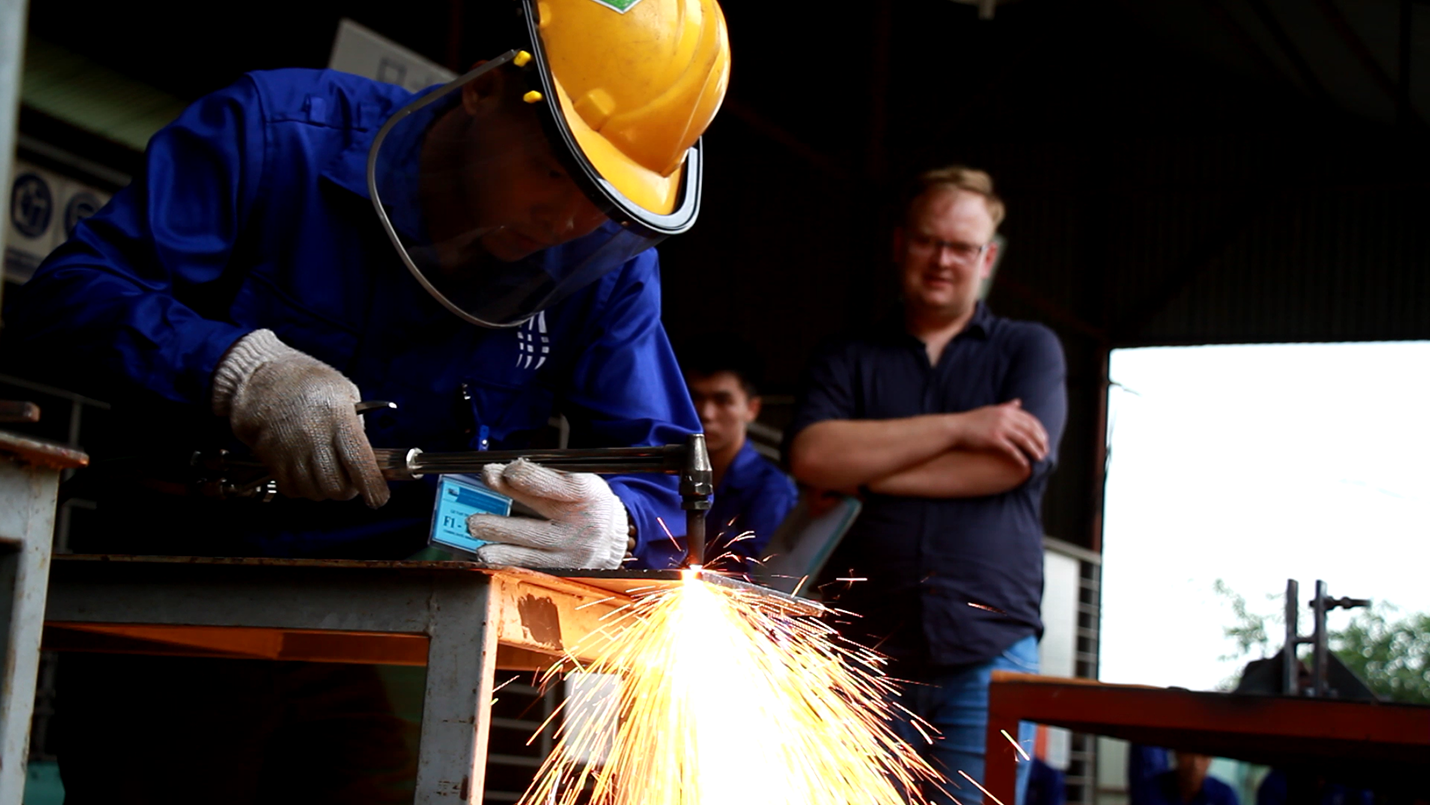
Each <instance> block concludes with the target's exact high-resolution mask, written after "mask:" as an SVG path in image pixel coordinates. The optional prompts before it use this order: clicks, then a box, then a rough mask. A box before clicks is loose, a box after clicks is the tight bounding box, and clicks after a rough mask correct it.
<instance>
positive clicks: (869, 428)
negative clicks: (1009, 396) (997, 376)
mask: <svg viewBox="0 0 1430 805" xmlns="http://www.w3.org/2000/svg"><path fill="white" fill-rule="evenodd" d="M1048 449H1049V448H1048V433H1047V430H1046V429H1045V428H1044V427H1043V425H1042V423H1041V422H1040V421H1039V420H1038V418H1037V417H1035V416H1033V415H1032V414H1031V413H1029V412H1027V411H1024V410H1023V408H1022V405H1021V402H1020V401H1018V400H1012V401H1009V402H1006V403H1002V404H999V405H988V406H984V407H982V408H976V409H974V410H972V411H966V412H962V413H955V414H925V415H922V416H913V417H906V418H903V419H878V420H852V419H834V420H825V421H823V422H816V423H815V424H813V425H810V426H809V427H807V428H805V429H804V430H803V431H800V433H799V434H798V435H797V436H796V437H795V439H794V441H793V443H792V444H791V445H790V468H791V469H792V470H793V472H794V476H795V477H796V478H798V479H799V480H801V481H803V482H805V483H807V484H809V485H811V486H814V487H817V488H821V489H851V488H855V487H860V486H862V487H865V488H867V489H869V490H870V491H873V492H877V493H880V494H886V495H898V496H905V497H930V498H962V497H978V496H983V495H994V494H998V493H1000V492H1006V491H1008V490H1010V489H1013V488H1014V487H1016V486H1018V485H1019V484H1021V483H1023V482H1024V481H1026V480H1027V479H1028V477H1029V475H1030V474H1031V473H1032V462H1034V461H1041V460H1042V459H1043V458H1044V457H1046V456H1047V454H1048Z"/></svg>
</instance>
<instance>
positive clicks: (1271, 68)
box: [1201, 0, 1286, 81]
mask: <svg viewBox="0 0 1430 805" xmlns="http://www.w3.org/2000/svg"><path fill="white" fill-rule="evenodd" d="M1201 3H1202V6H1203V7H1205V8H1206V10H1207V12H1208V13H1210V14H1211V15H1212V19H1214V20H1216V22H1217V24H1218V25H1220V26H1221V27H1222V28H1223V29H1225V30H1226V32H1227V33H1229V34H1231V38H1232V39H1234V40H1236V43H1237V44H1238V45H1240V46H1241V49H1242V50H1244V51H1246V53H1247V55H1249V56H1250V57H1251V60H1252V61H1254V62H1256V65H1257V66H1258V67H1260V68H1261V69H1262V70H1264V71H1266V72H1267V73H1268V74H1269V75H1270V76H1271V77H1273V78H1276V79H1279V80H1281V81H1285V80H1286V74H1285V73H1284V72H1283V71H1282V69H1281V66H1280V65H1278V64H1277V63H1276V62H1275V60H1273V59H1272V58H1271V56H1270V54H1268V53H1267V52H1266V48H1263V47H1262V46H1261V43H1260V42H1258V41H1256V37H1254V36H1252V35H1251V33H1250V32H1249V31H1247V30H1246V26H1244V25H1242V24H1241V22H1240V21H1239V20H1237V19H1236V17H1234V16H1232V14H1231V12H1229V11H1227V10H1226V6H1225V5H1224V4H1223V3H1222V2H1221V0H1201Z"/></svg>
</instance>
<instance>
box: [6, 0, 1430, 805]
mask: <svg viewBox="0 0 1430 805" xmlns="http://www.w3.org/2000/svg"><path fill="white" fill-rule="evenodd" d="M476 2H479V0H449V2H444V3H427V4H405V5H402V4H399V5H397V6H394V5H392V4H388V3H378V2H370V1H365V2H338V0H323V2H314V3H303V4H293V3H278V2H274V0H258V2H250V3H245V4H241V5H226V6H218V7H215V8H212V9H209V13H210V14H213V15H217V17H218V18H221V19H222V20H223V22H222V24H221V25H219V26H217V27H215V26H212V25H207V26H203V27H202V32H194V33H184V32H183V31H182V30H180V32H178V33H175V29H174V28H173V24H174V23H175V20H173V19H170V18H168V17H167V16H166V15H167V14H168V13H169V12H167V11H165V10H161V8H160V7H159V6H157V5H154V6H150V7H146V6H144V5H143V4H141V5H140V6H138V7H136V6H134V5H133V4H115V3H100V2H97V1H95V0H78V1H77V2H66V3H60V2H58V1H57V0H32V2H30V3H29V8H28V15H29V18H28V29H27V39H26V46H25V47H26V53H27V57H28V63H27V64H26V65H25V67H24V78H25V85H24V87H23V89H22V92H21V98H20V102H21V105H20V112H19V124H18V138H17V149H16V157H15V161H14V163H13V166H12V170H11V176H10V177H9V184H8V185H7V187H8V188H9V207H8V221H7V222H6V226H7V227H8V230H7V233H8V234H7V237H6V241H5V243H6V251H5V267H4V274H5V281H6V283H7V285H10V286H11V287H13V286H15V285H17V284H19V283H22V282H23V281H24V280H25V279H27V278H28V276H29V272H31V271H33V268H34V266H35V265H37V264H38V261H39V260H40V259H42V258H43V256H44V254H46V253H47V252H48V250H49V249H51V248H53V247H54V246H55V245H57V244H58V243H59V242H60V241H61V240H62V239H63V238H64V236H65V234H66V233H67V232H68V231H70V230H71V229H72V227H73V225H74V222H75V221H77V220H78V219H79V218H81V217H83V216H84V215H86V214H87V213H88V212H91V211H93V210H94V209H96V208H97V207H98V206H100V205H102V204H103V203H104V202H105V201H106V200H107V199H108V198H109V196H110V195H111V194H112V193H114V192H116V191H117V190H119V189H120V188H121V187H123V186H124V184H125V183H126V182H127V181H128V177H129V176H130V175H132V174H133V173H134V172H135V171H136V170H137V169H138V166H139V164H140V160H141V151H142V147H143V142H144V141H145V140H146V139H147V136H148V135H149V134H151V133H152V132H153V131H154V130H155V129H157V127H159V126H162V125H163V124H164V123H166V122H167V121H168V120H170V119H172V117H173V116H174V115H176V114H177V113H178V111H179V110H180V109H182V108H183V106H184V105H185V104H187V103H189V102H191V101H193V100H195V99H196V98H198V97H200V96H201V95H203V94H205V93H207V92H210V91H212V90H215V89H218V88H220V87H223V86H226V85H227V84H229V83H231V82H232V81H234V80H235V79H237V78H238V77H239V76H240V75H241V74H243V73H244V72H246V71H250V70H258V69H271V68H278V67H324V66H328V65H330V64H334V63H335V62H334V55H333V45H334V41H335V39H337V38H339V37H338V32H339V31H340V30H346V31H347V35H350V36H353V37H357V38H358V39H361V37H362V36H364V35H366V34H364V33H363V32H364V31H366V32H369V33H372V34H375V35H376V36H378V37H379V38H381V39H382V40H383V41H385V42H389V43H393V44H395V45H396V46H397V49H398V51H400V52H399V53H398V55H396V56H393V55H391V54H390V53H389V52H388V51H383V52H384V53H389V55H387V56H381V57H373V58H378V62H377V63H376V66H375V67H372V69H375V70H378V71H380V72H381V73H382V76H383V77H384V78H385V79H386V80H390V81H392V82H394V83H399V84H403V85H406V86H409V87H411V88H416V87H419V86H425V85H427V84H430V83H432V82H435V81H441V80H445V79H446V78H448V77H450V76H452V75H454V74H457V73H460V72H462V71H463V70H465V69H467V68H468V67H469V66H471V64H472V63H473V62H474V61H475V60H477V59H478V58H482V57H483V56H484V55H488V54H489V53H490V52H493V51H492V49H491V43H490V42H488V41H486V40H485V38H484V34H483V32H482V31H479V30H475V29H474V26H473V25H472V24H471V21H472V20H473V19H474V18H475V16H476V14H475V13H474V12H473V11H472V9H474V8H476ZM724 11H725V14H726V16H727V19H728V22H729V30H730V39H731V46H732V52H733V56H732V63H733V68H732V78H731V85H730V92H729V95H728V96H727V98H726V100H725V103H724V107H723V109H722V111H721V112H720V114H719V116H718V117H717V118H716V120H715V122H714V124H713V125H712V127H711V128H710V129H709V131H708V132H707V134H706V135H705V143H706V147H707V152H708V156H707V159H708V166H707V168H706V172H705V187H704V195H703V199H702V202H701V213H700V221H699V223H698V224H697V225H696V226H695V227H694V229H693V230H692V231H691V232H689V233H687V234H684V235H681V236H678V237H676V238H673V239H671V240H670V241H668V242H667V243H665V244H663V245H661V247H660V259H661V271H662V274H661V278H662V283H663V319H664V322H665V325H666V329H667V331H668V332H669V334H670V337H671V340H672V342H674V343H676V344H681V343H687V342H690V341H693V340H698V339H700V338H702V337H709V336H712V335H714V334H717V333H734V334H737V335H739V336H741V337H743V338H744V339H745V340H747V341H749V342H751V343H753V344H755V345H756V346H757V347H758V348H759V350H760V351H761V354H762V356H763V358H764V360H765V369H766V371H765V375H766V376H765V384H764V389H763V391H764V398H765V404H764V409H763V412H762V414H761V419H760V424H761V425H762V426H763V427H762V428H761V429H760V430H759V431H758V432H757V437H759V438H761V440H762V441H763V443H764V446H765V447H766V448H767V450H769V449H772V448H773V447H774V446H775V445H777V443H778V441H779V435H780V434H781V433H782V431H783V428H784V427H785V426H786V425H787V424H788V423H789V420H790V417H791V416H792V404H793V399H794V395H795V393H796V390H797V386H798V383H799V379H800V375H801V372H802V371H803V369H804V366H805V362H806V360H807V359H808V357H809V356H810V354H811V352H812V351H813V350H814V349H815V347H816V346H817V345H818V344H819V343H820V342H821V341H822V340H824V339H825V338H827V337H829V336H831V335H834V334H835V333H838V332H840V331H842V330H844V329H846V328H848V327H850V326H851V325H855V324H858V323H861V322H866V321H869V320H872V319H876V318H880V317H882V316H885V315H887V314H888V312H889V311H890V310H891V309H892V308H893V306H894V305H895V304H896V298H897V286H896V282H895V275H894V272H893V269H892V261H891V256H892V251H891V240H890V239H891V233H892V230H893V228H894V226H895V225H896V224H897V223H898V220H897V219H898V216H899V214H900V210H899V199H900V197H901V191H902V189H903V186H904V183H905V182H906V181H907V180H908V179H909V178H910V177H911V176H913V175H915V174H916V173H917V172H919V171H921V170H924V169H927V168H930V167H936V166H940V165H946V164H950V163H962V164H967V165H971V166H974V167H978V168H981V169H984V170H986V171H988V172H989V173H990V174H991V175H992V176H993V178H994V181H995V183H996V188H997V190H998V192H999V194H1000V195H1001V196H1002V197H1003V198H1004V199H1005V201H1006V202H1007V205H1008V217H1007V220H1006V222H1005V223H1004V224H1003V225H1002V227H1001V228H1000V235H1001V236H1002V237H1003V239H1004V246H1003V252H1002V257H1001V260H1000V263H999V266H998V273H997V276H996V278H995V281H994V283H993V286H992V289H991V293H990V295H989V297H988V304H989V305H990V306H991V308H992V309H993V310H994V311H995V312H996V313H998V314H999V315H1002V316H1007V317H1011V318H1015V319H1029V320H1034V321H1038V322H1041V323H1043V324H1046V325H1048V326H1049V327H1051V328H1053V330H1054V331H1055V332H1056V333H1057V335H1058V337H1059V339H1060V341H1061V343H1062V345H1063V348H1064V351H1065V353H1066V356H1067V361H1068V378H1067V387H1068V392H1069V419H1068V427H1067V430H1066V434H1065V436H1064V439H1063V443H1062V447H1061V451H1060V453H1061V455H1060V466H1059V468H1058V470H1057V473H1056V474H1055V475H1054V476H1053V479H1052V481H1051V484H1050V486H1049V489H1048V493H1047V495H1046V497H1045V499H1044V513H1043V518H1044V524H1045V531H1046V534H1047V535H1048V537H1049V538H1050V539H1051V542H1050V545H1052V546H1053V549H1052V550H1050V551H1049V554H1048V565H1047V566H1048V568H1049V579H1050V583H1049V587H1048V590H1049V592H1048V596H1049V598H1050V599H1052V598H1055V599H1056V600H1057V602H1058V603H1059V604H1061V605H1062V609H1061V611H1059V612H1057V613H1056V614H1055V615H1054V614H1053V613H1050V612H1049V610H1048V605H1047V603H1046V602H1045V620H1047V621H1049V623H1050V624H1053V623H1056V624H1057V625H1056V626H1053V625H1050V629H1053V630H1054V632H1053V633H1054V635H1055V639H1054V640H1052V641H1050V643H1049V644H1050V645H1052V646H1053V649H1054V651H1055V654H1056V657H1055V658H1054V666H1056V668H1055V670H1058V671H1059V672H1064V673H1067V674H1068V675H1078V676H1087V677H1095V676H1096V671H1097V667H1096V666H1097V605H1098V600H1097V573H1098V570H1097V562H1098V554H1099V552H1100V551H1101V547H1102V546H1101V533H1102V530H1101V529H1102V516H1103V485H1104V476H1105V472H1106V462H1107V446H1106V439H1107V436H1106V419H1107V392H1108V382H1109V381H1108V359H1109V354H1110V352H1111V350H1112V349H1115V348H1119V347H1134V346H1151V345H1190V344H1230V343H1274V342H1296V341H1376V340H1418V339H1427V338H1430V227H1427V226H1426V222H1427V221H1430V192H1427V191H1430V148H1427V145H1430V129H1427V126H1426V116H1427V115H1430V3H1426V2H1424V0H1368V1H1367V2H1358V3H1352V2H1350V0H1317V1H1316V2H1301V1H1300V0H1166V2H1159V3H1142V2H1138V1H1137V0H1088V2H1078V3H1068V2H1063V0H1001V1H1000V0H983V2H972V1H971V0H876V2H872V3H863V4H855V5H850V6H846V7H833V6H810V5H808V4H797V3H749V2H728V3H726V4H725V6H724ZM343 20H347V21H348V22H349V23H353V24H355V26H352V27H348V28H346V29H340V25H341V24H342V23H341V21H343ZM184 27H185V26H184V25H179V28H180V29H183V28H184ZM190 27H192V28H195V29H196V30H197V26H196V25H191V26H190ZM353 41H354V42H356V41H357V40H353ZM350 44H351V43H350ZM352 47H355V48H358V50H357V51H352V52H363V53H367V51H362V47H363V45H362V44H361V43H360V42H359V43H358V44H352ZM373 52H376V51H373ZM403 54H406V55H403ZM409 57H410V58H409ZM353 58H355V59H358V61H353V62H350V63H351V64H358V63H359V62H360V61H361V59H359V58H358V57H356V56H355V57H353ZM364 58H365V57H364ZM384 59H385V60H384ZM339 66H343V65H339ZM349 69H354V70H356V69H357V68H356V67H353V68H349ZM375 225H376V224H375ZM9 296H11V295H10V294H6V297H5V298H3V301H5V302H6V303H8V302H9V299H8V297H9ZM1408 370H1411V371H1424V367H1408ZM8 374H9V372H8V367H6V366H4V365H0V376H4V375H8ZM0 382H2V383H3V384H4V385H3V387H2V388H0V391H4V392H6V393H0V398H3V397H7V396H19V395H22V394H28V395H30V396H32V397H33V396H35V395H39V396H42V397H44V398H45V400H46V402H45V405H47V406H48V407H50V408H51V409H53V410H56V411H64V412H66V415H65V416H64V417H60V418H54V419H51V420H50V421H49V422H46V423H45V424H44V426H43V429H42V430H43V433H42V435H45V436H47V437H49V438H53V439H56V440H58V441H61V442H68V443H76V442H77V441H80V442H82V440H83V436H84V435H86V434H87V433H90V432H93V429H96V428H99V429H102V427H103V424H102V423H103V417H104V411H105V404H104V401H103V400H93V399H89V398H83V397H78V396H76V395H73V394H69V393H67V392H66V391H65V390H62V389H36V388H34V387H33V386H29V385H26V384H25V379H24V378H18V377H8V376H6V377H0ZM85 505H86V504H85V502H84V501H83V499H82V498H81V499H79V500H77V501H76V502H74V503H73V504H72V505H71V506H70V507H69V508H68V509H66V510H64V511H62V513H61V517H60V523H59V529H60V531H61V533H62V534H63V533H64V531H65V530H66V529H68V528H70V527H72V526H73V527H78V528H82V527H83V521H84V518H85V511H86V509H85ZM63 548H64V542H63V538H61V541H60V543H59V549H60V550H63ZM1045 657H1046V654H1045ZM530 694H531V696H532V697H533V701H536V700H538V699H540V694H538V693H537V692H535V691H531V692H530ZM540 706H541V707H543V708H546V709H547V710H549V708H550V707H551V706H552V704H551V701H550V700H549V698H547V699H540ZM1053 741H1054V743H1055V744H1056V743H1057V741H1063V743H1062V744H1058V746H1060V747H1061V751H1062V752H1064V753H1067V752H1069V751H1070V752H1071V753H1072V754H1073V755H1075V756H1077V757H1075V758H1074V760H1078V761H1079V762H1090V760H1089V758H1090V755H1089V754H1088V753H1087V752H1083V754H1082V755H1080V756H1079V755H1078V752H1079V751H1080V750H1079V749H1078V748H1077V747H1075V746H1074V747H1073V748H1072V749H1069V745H1068V743H1067V739H1066V737H1065V736H1063V737H1061V738H1057V737H1055V738H1054V739H1053ZM37 746H41V747H42V746H43V736H38V743H37ZM1065 760H1066V759H1065ZM1064 765H1066V763H1065V764H1064ZM1081 773H1082V774H1083V776H1084V777H1085V778H1086V780H1085V781H1084V782H1085V784H1086V789H1085V790H1086V791H1087V792H1088V794H1089V795H1090V792H1091V787H1092V782H1091V777H1092V771H1091V769H1090V768H1089V769H1085V770H1083V772H1081Z"/></svg>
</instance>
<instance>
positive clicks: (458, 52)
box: [443, 0, 471, 75]
mask: <svg viewBox="0 0 1430 805" xmlns="http://www.w3.org/2000/svg"><path fill="white" fill-rule="evenodd" d="M463 5H465V2H464V0H447V58H446V59H444V60H443V61H445V62H446V67H447V69H448V70H451V71H452V72H454V73H456V74H457V75H461V74H462V73H465V72H466V71H467V68H468V67H470V66H471V65H468V64H462V39H463V35H464V34H465V33H466V30H465V29H464V28H463V27H462V6H463Z"/></svg>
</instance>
